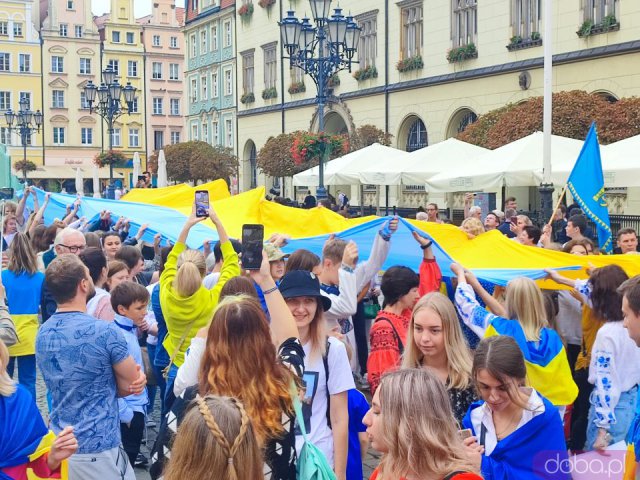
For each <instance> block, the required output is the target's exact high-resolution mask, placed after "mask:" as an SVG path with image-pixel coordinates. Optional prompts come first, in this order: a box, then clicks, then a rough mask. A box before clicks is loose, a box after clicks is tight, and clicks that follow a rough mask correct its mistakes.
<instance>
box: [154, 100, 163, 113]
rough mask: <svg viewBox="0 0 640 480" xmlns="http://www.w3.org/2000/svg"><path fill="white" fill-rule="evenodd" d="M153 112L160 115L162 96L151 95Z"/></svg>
mask: <svg viewBox="0 0 640 480" xmlns="http://www.w3.org/2000/svg"><path fill="white" fill-rule="evenodd" d="M153 114H154V115H162V97H153Z"/></svg>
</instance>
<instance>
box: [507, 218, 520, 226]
mask: <svg viewBox="0 0 640 480" xmlns="http://www.w3.org/2000/svg"><path fill="white" fill-rule="evenodd" d="M509 221H510V222H511V223H513V224H514V225H517V224H518V217H511V218H510V219H509Z"/></svg>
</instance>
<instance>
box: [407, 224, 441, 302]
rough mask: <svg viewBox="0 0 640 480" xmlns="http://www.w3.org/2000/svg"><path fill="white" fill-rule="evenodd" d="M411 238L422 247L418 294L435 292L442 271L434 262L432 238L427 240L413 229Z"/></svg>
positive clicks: (438, 287)
mask: <svg viewBox="0 0 640 480" xmlns="http://www.w3.org/2000/svg"><path fill="white" fill-rule="evenodd" d="M412 234H413V238H414V239H415V241H416V242H418V245H420V248H421V249H422V262H420V269H419V272H420V285H419V287H418V290H419V293H420V296H422V295H426V294H427V293H429V292H437V291H438V290H439V289H440V283H441V282H442V272H441V271H440V267H439V266H438V264H437V263H436V258H435V255H434V254H433V249H432V248H431V247H432V245H433V240H429V239H428V238H425V237H423V236H421V235H420V234H419V233H418V232H416V231H415V230H414V231H413V232H412Z"/></svg>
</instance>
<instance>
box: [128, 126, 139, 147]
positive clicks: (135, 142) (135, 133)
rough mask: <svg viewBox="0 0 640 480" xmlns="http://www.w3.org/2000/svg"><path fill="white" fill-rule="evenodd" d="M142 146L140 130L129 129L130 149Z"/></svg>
mask: <svg viewBox="0 0 640 480" xmlns="http://www.w3.org/2000/svg"><path fill="white" fill-rule="evenodd" d="M139 146H140V130H139V129H137V128H130V129H129V147H139Z"/></svg>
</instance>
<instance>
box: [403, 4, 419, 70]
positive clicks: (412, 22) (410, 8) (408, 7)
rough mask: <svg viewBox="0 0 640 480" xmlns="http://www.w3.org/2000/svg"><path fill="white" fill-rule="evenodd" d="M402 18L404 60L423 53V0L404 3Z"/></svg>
mask: <svg viewBox="0 0 640 480" xmlns="http://www.w3.org/2000/svg"><path fill="white" fill-rule="evenodd" d="M399 5H400V6H401V10H400V18H401V21H402V25H401V26H402V30H401V37H400V42H401V51H402V58H403V59H405V58H411V57H414V56H416V55H420V54H421V52H422V0H418V1H416V0H411V1H409V2H402V3H400V4H399Z"/></svg>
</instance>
